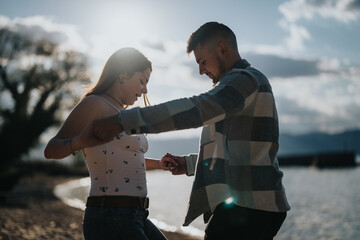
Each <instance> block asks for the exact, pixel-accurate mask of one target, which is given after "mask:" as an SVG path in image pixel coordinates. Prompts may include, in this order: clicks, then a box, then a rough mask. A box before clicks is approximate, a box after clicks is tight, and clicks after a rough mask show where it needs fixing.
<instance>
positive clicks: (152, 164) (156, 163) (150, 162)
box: [145, 158, 162, 170]
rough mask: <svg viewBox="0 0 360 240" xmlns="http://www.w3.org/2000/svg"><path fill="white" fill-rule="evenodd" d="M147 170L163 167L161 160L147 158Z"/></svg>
mask: <svg viewBox="0 0 360 240" xmlns="http://www.w3.org/2000/svg"><path fill="white" fill-rule="evenodd" d="M145 165H146V170H154V169H162V167H161V164H160V160H157V159H150V158H145Z"/></svg>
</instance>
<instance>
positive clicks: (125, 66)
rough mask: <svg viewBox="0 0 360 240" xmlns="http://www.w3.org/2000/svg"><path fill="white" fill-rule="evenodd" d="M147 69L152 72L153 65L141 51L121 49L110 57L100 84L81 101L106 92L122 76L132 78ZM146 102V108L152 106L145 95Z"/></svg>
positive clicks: (99, 81) (90, 90)
mask: <svg viewBox="0 0 360 240" xmlns="http://www.w3.org/2000/svg"><path fill="white" fill-rule="evenodd" d="M146 69H150V72H152V63H151V62H150V61H149V60H148V59H147V58H146V57H145V56H144V55H143V54H142V53H141V52H140V51H138V50H137V49H135V48H131V47H127V48H121V49H119V50H117V51H116V52H114V53H113V54H112V55H111V56H110V57H109V59H108V60H107V62H106V63H105V66H104V69H103V71H102V73H101V75H100V78H99V80H98V82H97V83H96V84H95V86H93V87H91V88H90V89H89V90H88V91H87V92H86V93H85V94H84V96H83V97H82V98H81V100H83V99H84V98H85V97H87V96H90V95H99V94H101V93H104V92H106V91H107V90H109V88H111V86H112V85H113V84H114V82H115V81H116V80H119V79H120V76H126V77H131V76H132V75H134V74H135V73H136V72H143V71H145V70H146ZM144 102H145V106H148V105H150V103H149V100H148V99H147V96H146V95H145V94H144Z"/></svg>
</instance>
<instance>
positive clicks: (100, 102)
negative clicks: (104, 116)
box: [78, 95, 105, 108]
mask: <svg viewBox="0 0 360 240" xmlns="http://www.w3.org/2000/svg"><path fill="white" fill-rule="evenodd" d="M80 105H81V106H82V107H92V108H93V107H100V106H104V105H105V101H104V98H103V97H101V96H98V95H90V96H86V97H85V98H83V99H82V100H81V101H80V102H79V104H78V106H80Z"/></svg>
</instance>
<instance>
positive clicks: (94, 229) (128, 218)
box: [83, 207, 166, 240]
mask: <svg viewBox="0 0 360 240" xmlns="http://www.w3.org/2000/svg"><path fill="white" fill-rule="evenodd" d="M148 215H149V212H148V210H143V209H135V208H105V207H104V208H102V207H87V208H86V209H85V215H84V222H83V232H84V237H85V239H86V240H92V239H94V240H95V239H96V240H102V239H106V240H111V239H117V240H120V239H131V240H137V239H139V240H140V239H141V240H144V239H145V240H154V239H156V240H157V239H166V238H165V236H164V235H163V234H162V233H161V232H160V230H159V229H158V228H157V227H156V226H155V225H154V224H153V223H152V222H151V221H150V220H149V219H148V218H147V217H148Z"/></svg>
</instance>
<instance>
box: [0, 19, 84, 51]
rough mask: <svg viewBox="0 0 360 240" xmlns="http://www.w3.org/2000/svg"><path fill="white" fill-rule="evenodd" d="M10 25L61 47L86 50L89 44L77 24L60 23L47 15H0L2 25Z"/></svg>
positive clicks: (35, 38) (0, 25) (34, 37)
mask: <svg viewBox="0 0 360 240" xmlns="http://www.w3.org/2000/svg"><path fill="white" fill-rule="evenodd" d="M5 26H8V27H10V28H12V29H14V30H18V31H21V32H22V33H23V34H26V35H27V36H29V37H31V38H32V39H33V40H40V39H43V38H44V39H47V40H50V41H52V42H54V43H57V44H59V47H60V48H64V49H75V50H77V51H82V52H86V51H87V50H88V45H87V44H86V43H85V41H84V39H83V38H82V36H81V35H80V33H79V32H78V29H77V27H76V26H75V25H70V24H60V23H56V22H54V21H53V20H52V19H50V18H48V17H45V16H31V17H26V18H14V19H10V18H8V17H6V16H2V15H0V27H5Z"/></svg>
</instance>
